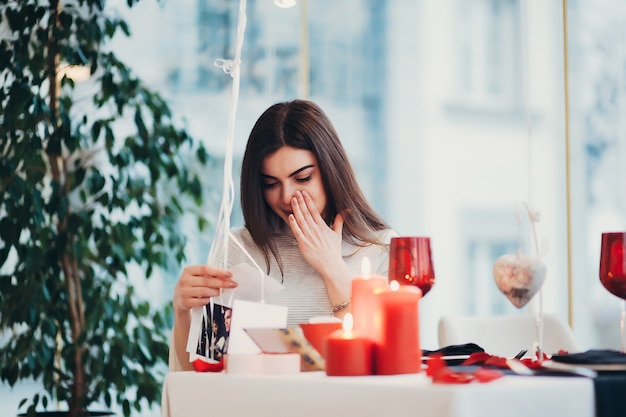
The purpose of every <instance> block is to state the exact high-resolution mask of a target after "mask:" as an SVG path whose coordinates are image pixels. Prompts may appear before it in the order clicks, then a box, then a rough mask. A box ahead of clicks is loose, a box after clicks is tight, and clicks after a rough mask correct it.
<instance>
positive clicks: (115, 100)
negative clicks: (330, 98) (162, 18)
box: [0, 0, 212, 417]
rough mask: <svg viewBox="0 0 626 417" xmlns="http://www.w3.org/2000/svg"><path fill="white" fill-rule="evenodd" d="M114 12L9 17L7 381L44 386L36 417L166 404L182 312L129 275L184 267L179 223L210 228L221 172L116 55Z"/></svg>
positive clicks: (0, 371)
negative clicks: (82, 78)
mask: <svg viewBox="0 0 626 417" xmlns="http://www.w3.org/2000/svg"><path fill="white" fill-rule="evenodd" d="M105 3H106V0H75V1H64V2H60V1H59V0H19V1H17V0H15V1H14V0H8V1H7V2H3V4H2V5H0V19H1V20H0V79H1V82H0V333H2V335H3V337H2V338H0V379H1V380H2V381H4V382H8V383H9V384H11V385H13V384H15V383H16V382H17V381H20V380H23V379H29V378H34V379H35V380H37V381H41V384H42V385H43V386H42V388H43V390H42V394H41V395H40V394H37V395H35V396H34V397H33V398H30V399H24V400H22V403H21V404H20V410H25V411H26V413H27V414H30V415H34V414H35V410H40V409H41V408H42V407H43V408H46V409H47V408H48V407H50V406H51V403H52V402H58V403H65V404H66V408H67V409H68V414H67V415H69V416H73V417H75V416H78V415H81V413H83V412H84V411H86V410H88V409H89V408H90V407H92V406H94V405H95V404H98V406H99V407H101V404H105V405H106V406H107V407H108V409H109V410H110V409H111V407H112V406H114V405H116V406H119V407H120V408H121V410H122V411H123V414H124V415H125V416H128V415H130V414H131V411H132V409H136V410H141V409H142V407H143V406H145V405H146V404H148V405H152V404H154V403H158V401H159V400H160V395H161V384H162V374H163V373H164V372H165V370H166V363H167V355H168V343H167V341H168V337H169V329H170V326H171V310H168V309H167V307H163V306H155V305H153V304H151V303H150V302H149V301H147V299H146V297H145V296H143V297H142V296H141V294H137V291H135V289H134V288H135V286H134V285H133V281H132V279H131V278H132V277H133V276H135V278H137V277H139V278H138V279H139V280H144V279H148V278H149V277H151V276H152V275H153V274H155V273H156V272H157V271H162V270H164V269H166V268H167V267H168V266H177V265H179V264H180V262H181V261H182V259H183V254H184V252H183V251H184V245H185V239H184V236H183V235H182V232H181V228H180V225H179V218H180V217H181V215H183V214H188V213H192V214H191V215H193V216H195V217H196V218H197V220H198V222H199V225H200V228H201V229H202V228H203V227H204V226H206V225H207V223H206V220H205V219H204V218H203V216H201V215H200V214H199V213H201V210H198V207H200V205H201V204H202V200H203V189H202V186H201V183H200V181H199V178H198V172H197V171H198V170H199V169H201V168H203V167H204V166H205V165H206V164H208V163H210V162H211V161H212V159H211V158H210V156H209V155H208V154H207V153H206V151H205V149H204V148H203V147H202V146H201V145H199V144H198V143H196V142H195V141H194V140H193V139H192V138H191V137H190V136H189V135H188V134H187V133H186V131H185V130H184V129H183V128H179V127H177V126H176V125H177V123H176V122H175V119H174V118H173V116H172V114H171V112H170V108H169V106H168V105H167V104H166V102H165V101H164V100H163V99H162V98H161V97H160V95H159V94H157V93H155V92H154V91H151V90H150V89H148V88H146V87H145V86H144V85H143V83H142V82H141V80H140V79H138V78H137V77H136V76H135V75H134V74H133V73H132V71H131V70H130V69H129V68H128V67H127V66H126V65H124V64H123V63H122V62H121V61H120V60H118V59H117V57H116V56H115V54H114V53H113V52H112V51H110V50H107V42H108V41H109V40H110V39H111V38H112V37H113V36H114V35H115V34H116V33H119V32H123V33H124V34H126V35H128V34H129V29H128V26H127V24H126V22H125V21H124V20H123V19H121V18H120V17H119V16H113V15H111V13H108V12H107V10H105ZM127 4H128V6H129V7H132V6H133V5H134V4H136V0H128V1H127ZM65 65H68V66H69V67H70V68H71V67H72V66H76V65H78V66H80V67H82V68H85V67H86V68H87V75H88V76H89V79H88V80H87V81H86V82H85V83H83V84H81V86H80V88H83V87H82V86H83V85H84V88H85V91H87V93H85V91H82V92H81V95H80V96H78V95H77V94H76V92H77V90H79V89H80V88H79V84H77V83H76V81H75V80H74V79H73V78H72V77H71V76H70V75H68V73H66V72H64V68H65ZM196 168H197V169H196ZM194 169H195V170H196V172H194ZM194 208H195V210H194Z"/></svg>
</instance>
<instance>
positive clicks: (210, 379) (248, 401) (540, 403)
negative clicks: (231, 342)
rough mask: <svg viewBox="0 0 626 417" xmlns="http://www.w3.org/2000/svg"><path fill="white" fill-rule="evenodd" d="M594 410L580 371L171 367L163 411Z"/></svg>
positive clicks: (482, 414) (448, 414)
mask: <svg viewBox="0 0 626 417" xmlns="http://www.w3.org/2000/svg"><path fill="white" fill-rule="evenodd" d="M594 408H595V407H594V394H593V382H592V380H590V379H587V378H580V377H545V376H544V377H525V376H505V377H503V378H500V379H498V380H495V381H492V382H489V383H484V384H479V383H471V384H466V385H439V384H432V382H431V381H430V379H429V378H428V377H427V376H426V375H425V374H424V373H420V374H410V375H392V376H366V377H329V376H326V374H325V373H323V372H305V373H299V374H293V375H240V374H226V373H196V372H170V373H169V374H168V375H167V376H166V378H165V383H164V385H163V398H162V408H161V410H162V411H161V412H162V416H163V417H194V416H214V415H228V416H233V417H235V416H256V417H264V416H267V417H281V416H285V417H298V416H299V417H309V416H311V417H350V416H358V417H369V416H371V417H385V416H393V417H417V416H419V417H427V416H433V417H435V416H436V417H502V416H507V417H518V416H519V417H559V416H568V417H593V416H594Z"/></svg>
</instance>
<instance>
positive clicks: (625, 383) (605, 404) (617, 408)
mask: <svg viewBox="0 0 626 417" xmlns="http://www.w3.org/2000/svg"><path fill="white" fill-rule="evenodd" d="M551 359H552V360H553V361H555V362H561V363H569V364H573V365H576V364H579V365H616V364H626V354H623V353H621V352H618V351H615V350H606V349H591V350H588V351H586V352H580V353H568V354H565V355H552V357H551ZM593 388H594V395H595V402H596V416H597V417H623V416H624V412H625V411H624V410H626V396H624V392H626V372H625V371H615V372H612V371H598V376H597V377H595V378H594V379H593Z"/></svg>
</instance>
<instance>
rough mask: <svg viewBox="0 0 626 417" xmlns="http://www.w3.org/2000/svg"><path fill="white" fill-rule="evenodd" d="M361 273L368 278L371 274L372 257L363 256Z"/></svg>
mask: <svg viewBox="0 0 626 417" xmlns="http://www.w3.org/2000/svg"><path fill="white" fill-rule="evenodd" d="M361 274H362V275H363V276H364V277H365V278H368V277H369V275H370V258H368V257H367V256H365V257H363V260H362V261H361Z"/></svg>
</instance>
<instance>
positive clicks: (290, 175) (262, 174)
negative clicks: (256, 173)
mask: <svg viewBox="0 0 626 417" xmlns="http://www.w3.org/2000/svg"><path fill="white" fill-rule="evenodd" d="M314 166H315V165H313V164H311V165H305V166H303V167H302V168H299V169H297V170H295V171H294V172H292V173H291V174H289V175H288V177H289V178H291V177H293V176H294V175H298V174H299V173H300V172H302V171H304V170H305V169H309V168H313V167H314ZM261 177H263V178H268V179H276V177H273V176H271V175H267V174H264V173H261Z"/></svg>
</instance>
